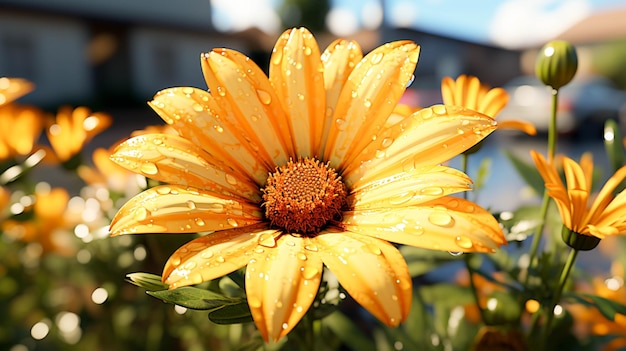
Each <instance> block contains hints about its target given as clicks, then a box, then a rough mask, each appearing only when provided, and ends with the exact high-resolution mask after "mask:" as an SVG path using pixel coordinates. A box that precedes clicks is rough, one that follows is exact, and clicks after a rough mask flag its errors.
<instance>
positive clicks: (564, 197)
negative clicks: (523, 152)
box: [530, 150, 574, 229]
mask: <svg viewBox="0 0 626 351" xmlns="http://www.w3.org/2000/svg"><path fill="white" fill-rule="evenodd" d="M530 156H531V157H532V159H533V161H534V162H535V166H536V167H537V170H538V171H539V174H540V175H541V177H542V178H543V181H544V183H545V187H546V189H547V190H548V195H549V196H550V197H552V198H553V199H554V202H555V203H556V205H557V207H558V209H559V213H560V214H561V219H562V221H563V224H564V225H565V226H566V227H567V228H569V229H574V223H573V222H572V213H571V206H570V198H569V195H568V193H567V189H566V188H565V185H564V184H563V181H562V180H561V177H560V176H559V174H558V172H557V170H556V168H555V167H554V165H552V164H550V163H548V161H546V159H545V157H543V155H541V154H539V153H538V152H536V151H535V150H530Z"/></svg>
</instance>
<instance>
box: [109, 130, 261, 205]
mask: <svg viewBox="0 0 626 351" xmlns="http://www.w3.org/2000/svg"><path fill="white" fill-rule="evenodd" d="M111 159H112V160H113V161H115V162H116V163H117V164H119V165H120V166H122V167H124V168H126V169H129V170H131V171H133V172H136V173H139V174H143V175H145V176H146V177H149V178H153V179H156V180H161V181H164V182H168V183H170V184H177V185H184V186H192V187H196V188H201V189H204V190H207V191H211V192H214V193H218V194H224V195H228V196H233V197H242V198H245V199H248V200H251V201H259V199H260V192H259V189H258V186H257V185H256V184H255V183H253V182H251V181H250V180H249V179H247V178H245V177H241V176H240V175H239V173H237V172H235V171H233V170H232V169H226V170H224V169H221V168H219V167H217V166H216V165H214V164H211V163H210V162H209V160H210V159H211V157H210V156H209V155H208V154H206V153H205V152H204V151H203V150H202V149H200V148H199V147H198V146H196V145H195V144H193V143H192V142H190V141H189V140H187V139H184V138H182V137H179V136H176V135H170V134H144V135H139V136H136V137H134V138H130V139H128V140H126V141H124V142H123V143H121V144H120V145H118V147H117V148H116V149H115V151H114V154H113V155H112V156H111Z"/></svg>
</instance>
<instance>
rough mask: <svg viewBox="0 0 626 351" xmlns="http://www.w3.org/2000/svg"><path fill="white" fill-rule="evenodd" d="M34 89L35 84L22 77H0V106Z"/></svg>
mask: <svg viewBox="0 0 626 351" xmlns="http://www.w3.org/2000/svg"><path fill="white" fill-rule="evenodd" d="M33 89H35V85H34V84H33V83H31V82H29V81H27V80H26V79H22V78H7V77H0V106H3V105H6V104H8V103H10V102H12V101H13V100H15V99H17V98H19V97H20V96H22V95H26V94H28V93H30V92H31V91H33Z"/></svg>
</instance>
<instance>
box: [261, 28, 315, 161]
mask: <svg viewBox="0 0 626 351" xmlns="http://www.w3.org/2000/svg"><path fill="white" fill-rule="evenodd" d="M323 72H324V70H323V66H322V61H321V59H320V49H319V47H318V45H317V42H316V41H315V38H314V37H313V35H312V34H311V33H310V32H309V31H308V30H307V29H305V28H297V29H292V30H287V31H285V32H284V33H283V34H282V35H281V36H280V38H279V39H278V41H277V42H276V46H274V51H273V52H272V57H271V59H270V81H271V82H272V85H273V86H274V89H276V91H277V93H278V96H279V98H280V100H281V101H282V103H283V106H284V109H285V111H287V113H288V114H289V117H290V121H291V128H292V131H291V135H292V136H293V142H294V143H295V146H296V153H297V155H298V156H303V157H305V156H306V157H316V156H317V152H318V150H319V149H320V147H321V143H322V133H323V128H324V126H323V124H324V119H325V118H324V116H325V115H326V92H325V90H324V73H323Z"/></svg>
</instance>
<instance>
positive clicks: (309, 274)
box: [300, 266, 319, 279]
mask: <svg viewBox="0 0 626 351" xmlns="http://www.w3.org/2000/svg"><path fill="white" fill-rule="evenodd" d="M300 272H301V273H302V277H303V278H304V279H313V278H314V277H315V276H316V275H317V273H319V270H318V269H317V268H315V267H309V266H304V267H300Z"/></svg>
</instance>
